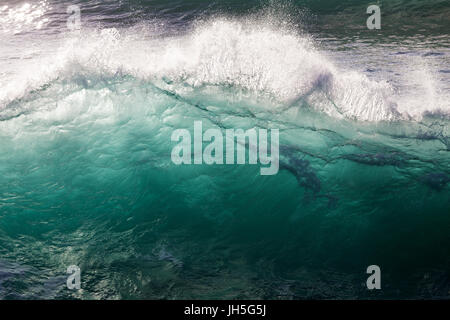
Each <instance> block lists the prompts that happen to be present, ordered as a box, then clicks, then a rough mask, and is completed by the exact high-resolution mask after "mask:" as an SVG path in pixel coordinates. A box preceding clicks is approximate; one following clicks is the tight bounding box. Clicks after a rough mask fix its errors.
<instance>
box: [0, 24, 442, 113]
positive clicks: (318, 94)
mask: <svg viewBox="0 0 450 320" xmlns="http://www.w3.org/2000/svg"><path fill="white" fill-rule="evenodd" d="M139 28H140V29H137V28H136V27H135V28H133V29H132V30H130V29H123V30H120V29H115V28H110V29H101V30H84V31H83V33H82V34H80V35H74V34H72V35H70V36H69V38H68V39H66V40H65V43H64V44H63V45H61V46H60V47H58V48H55V50H54V51H55V52H54V53H52V54H50V55H48V56H46V57H45V58H40V59H35V60H34V61H33V63H32V64H30V65H27V67H26V68H24V69H23V70H22V73H19V74H17V75H15V76H14V78H13V80H12V81H9V82H8V83H6V84H5V85H4V86H3V89H2V91H1V92H0V117H1V118H3V119H7V118H9V117H12V116H17V115H20V114H21V113H23V112H26V109H27V107H26V106H24V105H26V102H27V101H29V100H33V99H39V98H40V97H41V96H42V95H44V96H46V97H47V98H52V99H53V101H57V100H58V96H57V95H61V94H69V93H71V92H72V91H73V89H74V87H76V86H77V85H81V86H82V87H83V86H84V87H87V86H88V85H89V84H92V83H95V82H96V81H102V79H104V78H108V77H120V76H122V77H126V76H132V77H135V78H138V79H141V80H145V81H148V82H150V83H153V84H155V85H158V86H160V87H161V88H162V89H164V90H167V91H168V92H171V93H173V94H177V95H179V96H183V97H193V96H199V97H205V96H208V95H211V94H212V95H214V96H217V90H222V91H227V90H228V91H229V90H232V92H233V94H234V95H236V94H238V95H240V96H242V95H244V96H245V97H249V98H251V99H263V100H264V101H265V104H266V106H265V107H267V108H273V109H274V110H275V111H276V110H283V109H285V108H290V107H293V106H294V107H301V106H306V107H308V108H312V109H314V110H316V111H319V112H324V113H326V114H328V115H330V116H333V117H337V118H347V119H352V120H358V121H393V120H394V121H395V120H405V119H415V120H418V119H420V118H421V117H422V116H423V115H424V114H425V113H427V114H429V113H437V112H440V113H441V114H442V115H444V116H448V114H449V110H450V106H449V105H448V103H447V102H446V101H448V100H447V99H446V98H445V96H439V92H438V90H437V88H436V87H435V83H433V81H432V78H431V77H432V76H430V75H429V73H427V74H424V72H425V71H423V73H422V74H418V77H420V76H421V77H422V79H423V78H424V76H425V77H426V76H428V77H429V79H430V80H429V81H427V82H426V85H427V87H426V88H425V90H426V94H425V95H424V94H423V93H420V95H421V97H419V96H418V95H417V94H414V93H413V92H411V93H409V96H408V95H406V96H405V95H402V96H400V95H398V93H397V88H396V87H394V86H392V85H391V84H390V83H388V81H383V80H382V81H376V80H373V79H369V78H368V77H367V76H366V75H365V74H363V73H361V72H357V71H352V70H346V69H343V68H339V67H337V66H336V65H335V64H334V63H333V61H331V60H330V59H329V58H327V57H326V56H325V55H324V54H323V53H322V52H321V51H320V50H319V49H317V45H316V44H315V43H314V41H313V40H312V39H311V37H310V36H308V35H305V34H299V33H298V32H296V31H294V30H291V29H289V28H288V27H287V28H285V29H283V28H280V26H279V25H277V26H276V27H274V25H273V24H271V23H270V22H266V23H263V22H261V21H254V20H250V19H246V20H245V19H244V20H243V19H241V20H238V19H227V18H215V19H213V20H211V21H207V22H202V23H197V24H195V25H194V26H193V27H192V28H191V29H190V31H188V32H187V33H186V34H185V35H182V36H177V37H160V36H155V35H154V34H152V33H151V29H149V28H147V27H143V26H140V27H139ZM142 32H147V34H144V37H142ZM420 70H424V69H420ZM418 72H419V71H417V70H416V71H415V73H418ZM55 82H58V83H60V84H63V86H62V88H60V90H58V91H56V92H54V94H55V95H54V96H53V97H52V96H51V95H49V94H44V93H43V92H44V91H48V92H51V88H50V87H51V86H52V85H53V83H55ZM61 90H62V91H61ZM208 92H209V93H208ZM225 96H227V95H225ZM430 96H433V99H431V100H430ZM234 99H235V98H234ZM411 103H414V104H419V105H421V107H420V108H411V106H410V104H411ZM423 106H426V107H423Z"/></svg>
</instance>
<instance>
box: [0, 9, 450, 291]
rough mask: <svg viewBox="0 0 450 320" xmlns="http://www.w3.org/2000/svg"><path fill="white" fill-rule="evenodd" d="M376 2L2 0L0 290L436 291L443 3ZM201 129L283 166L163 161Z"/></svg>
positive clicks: (444, 203)
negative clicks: (197, 124) (77, 15)
mask: <svg viewBox="0 0 450 320" xmlns="http://www.w3.org/2000/svg"><path fill="white" fill-rule="evenodd" d="M70 5H78V6H79V7H80V9H81V29H80V30H69V29H68V28H67V19H68V17H69V14H67V7H68V6H70ZM368 5H369V3H366V2H365V1H356V0H353V1H332V0H328V1H322V0H320V1H291V2H282V4H280V3H278V2H275V1H271V2H261V1H207V2H200V1H150V2H147V1H132V0H130V1H70V2H67V1H40V2H29V3H25V2H22V1H6V2H5V1H3V2H2V3H1V5H0V45H1V47H0V182H1V183H0V298H2V299H35V298H63V299H64V298H80V299H132V298H134V299H160V298H164V299H186V298H194V299H200V298H202V299H225V298H228V299H257V298H265V299H330V298H331V299H339V298H345V299H348V298H365V299H367V298H397V299H409V298H433V299H444V298H447V299H448V298H449V297H450V255H449V249H450V192H449V191H450V156H449V151H450V132H449V130H450V126H449V121H450V103H449V101H450V100H449V98H450V67H449V62H450V40H449V39H450V38H449V34H448V32H449V26H450V22H449V17H450V5H449V2H448V1H439V0H421V1H406V0H393V1H380V7H381V17H382V20H381V29H380V30H368V29H367V27H366V19H367V18H368V15H367V14H366V8H367V6H368ZM194 121H202V124H203V128H204V130H206V129H208V128H215V129H220V130H221V131H222V132H225V130H226V129H238V128H239V129H244V130H246V129H250V128H259V129H279V130H280V146H279V152H280V171H279V172H278V174H276V175H272V176H261V175H260V167H259V166H254V165H205V164H204V165H179V166H177V165H175V164H174V163H173V162H172V160H171V151H172V148H173V147H174V145H175V144H174V142H172V141H171V135H172V133H173V131H174V130H176V129H180V128H185V129H188V130H190V131H192V129H193V125H194ZM247 147H248V146H247ZM71 265H77V266H78V267H79V268H80V269H81V290H69V289H68V288H67V287H66V280H67V276H68V275H67V274H66V270H67V268H68V267H69V266H71ZM370 265H378V266H379V267H380V269H381V286H382V287H381V290H372V291H370V290H368V289H367V287H366V280H367V278H368V277H369V275H368V274H367V273H366V269H367V267H368V266H370Z"/></svg>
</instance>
